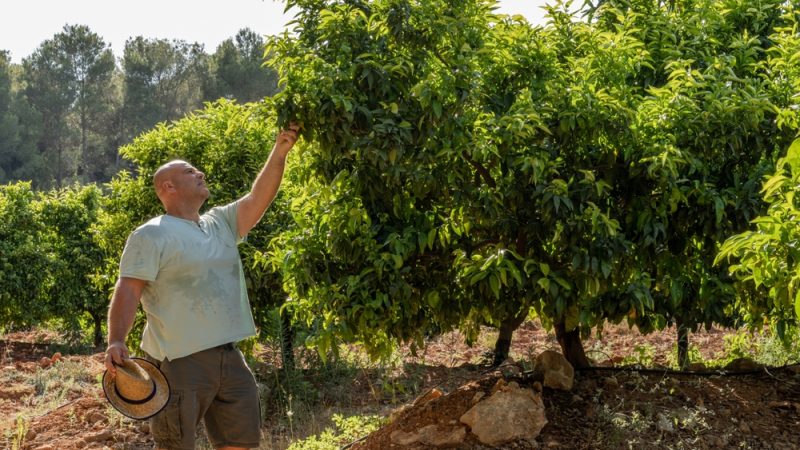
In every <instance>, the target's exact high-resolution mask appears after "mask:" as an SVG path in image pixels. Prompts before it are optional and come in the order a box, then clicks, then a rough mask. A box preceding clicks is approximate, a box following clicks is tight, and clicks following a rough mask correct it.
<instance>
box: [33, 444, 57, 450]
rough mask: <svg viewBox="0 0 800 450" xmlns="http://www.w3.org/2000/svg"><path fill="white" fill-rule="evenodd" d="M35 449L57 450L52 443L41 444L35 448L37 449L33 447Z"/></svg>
mask: <svg viewBox="0 0 800 450" xmlns="http://www.w3.org/2000/svg"><path fill="white" fill-rule="evenodd" d="M33 450H56V448H55V447H53V446H52V445H50V444H44V445H40V446H38V447H36V448H35V449H33Z"/></svg>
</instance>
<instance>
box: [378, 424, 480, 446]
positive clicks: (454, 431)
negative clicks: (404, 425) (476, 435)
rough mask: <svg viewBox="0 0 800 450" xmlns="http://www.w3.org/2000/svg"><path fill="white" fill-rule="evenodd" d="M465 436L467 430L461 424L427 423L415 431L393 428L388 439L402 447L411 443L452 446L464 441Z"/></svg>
mask: <svg viewBox="0 0 800 450" xmlns="http://www.w3.org/2000/svg"><path fill="white" fill-rule="evenodd" d="M466 436H467V430H465V429H464V427H462V426H454V427H447V426H439V425H428V426H426V427H422V428H420V429H419V430H416V431H402V430H395V431H394V432H392V434H391V436H390V439H391V440H392V442H393V443H395V444H397V445H402V446H404V447H405V446H410V445H413V444H421V445H424V446H429V447H430V446H433V447H454V446H457V445H459V444H461V443H462V442H464V438H465V437H466Z"/></svg>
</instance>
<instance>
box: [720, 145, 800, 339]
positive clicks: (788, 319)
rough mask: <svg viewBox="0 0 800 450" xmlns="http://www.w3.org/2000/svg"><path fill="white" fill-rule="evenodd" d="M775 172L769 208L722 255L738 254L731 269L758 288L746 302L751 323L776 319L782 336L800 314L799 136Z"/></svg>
mask: <svg viewBox="0 0 800 450" xmlns="http://www.w3.org/2000/svg"><path fill="white" fill-rule="evenodd" d="M776 169H777V170H776V172H775V174H774V175H772V176H771V177H770V178H769V179H768V180H767V181H766V182H765V183H764V189H763V191H762V192H763V194H764V201H766V202H767V203H768V204H769V209H768V210H767V212H766V214H765V215H763V216H759V217H757V218H755V219H754V220H753V225H754V228H755V229H752V230H749V231H745V232H743V233H741V234H738V235H736V236H732V237H731V238H729V239H728V240H726V241H725V243H724V245H723V246H722V248H721V249H720V253H719V257H718V259H719V260H720V261H722V260H724V259H727V258H733V259H734V260H735V261H736V262H735V263H733V264H731V266H730V270H731V272H732V273H733V274H734V275H736V276H737V277H739V278H740V279H741V280H743V281H744V282H747V283H748V284H751V285H752V287H753V288H755V290H756V294H754V295H753V296H752V298H751V299H750V301H749V302H748V303H747V304H745V305H744V307H745V308H746V313H747V318H748V321H749V322H750V323H751V324H756V325H757V324H759V323H763V321H765V320H769V321H771V322H772V325H773V326H774V331H776V332H777V333H778V335H779V336H781V337H783V335H784V331H785V330H786V327H787V325H796V324H797V323H798V318H800V294H798V292H800V291H798V283H800V272H799V271H798V269H797V264H798V258H800V254H798V250H797V248H796V247H797V241H798V239H800V235H798V229H799V228H798V225H800V223H798V219H797V204H796V202H795V191H796V186H797V185H798V183H800V140H796V141H795V142H794V143H793V144H792V145H791V146H790V147H789V150H788V152H787V154H786V156H785V157H784V158H781V159H780V160H779V161H778V164H777V167H776Z"/></svg>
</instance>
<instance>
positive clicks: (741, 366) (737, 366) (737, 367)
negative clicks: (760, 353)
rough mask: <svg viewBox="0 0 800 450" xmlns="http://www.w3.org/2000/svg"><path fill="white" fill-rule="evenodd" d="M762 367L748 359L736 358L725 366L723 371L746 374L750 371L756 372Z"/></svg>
mask: <svg viewBox="0 0 800 450" xmlns="http://www.w3.org/2000/svg"><path fill="white" fill-rule="evenodd" d="M762 367H763V366H762V365H761V364H758V363H757V362H755V361H753V360H752V359H750V358H736V359H734V360H733V361H731V362H729V363H728V364H727V365H726V366H725V370H730V371H732V372H747V371H750V370H758V369H761V368H762Z"/></svg>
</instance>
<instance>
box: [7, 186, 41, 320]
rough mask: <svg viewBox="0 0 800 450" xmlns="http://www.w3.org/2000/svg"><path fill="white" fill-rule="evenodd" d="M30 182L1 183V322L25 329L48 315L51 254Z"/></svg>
mask: <svg viewBox="0 0 800 450" xmlns="http://www.w3.org/2000/svg"><path fill="white" fill-rule="evenodd" d="M35 201H36V194H35V193H34V192H33V190H32V189H31V185H30V183H23V182H20V183H16V184H9V185H0V324H2V327H3V328H4V329H6V330H9V329H12V330H13V329H23V328H25V327H27V326H30V325H33V324H36V323H40V322H41V321H42V320H44V319H45V318H46V317H47V307H46V305H47V302H46V301H45V293H46V292H47V289H48V286H47V285H48V282H49V278H48V272H49V271H48V267H49V265H50V264H51V257H50V255H49V252H48V251H47V248H46V246H45V245H44V244H43V236H44V234H45V228H44V225H43V224H42V222H41V221H40V220H39V217H38V215H37V213H36V209H35Z"/></svg>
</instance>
